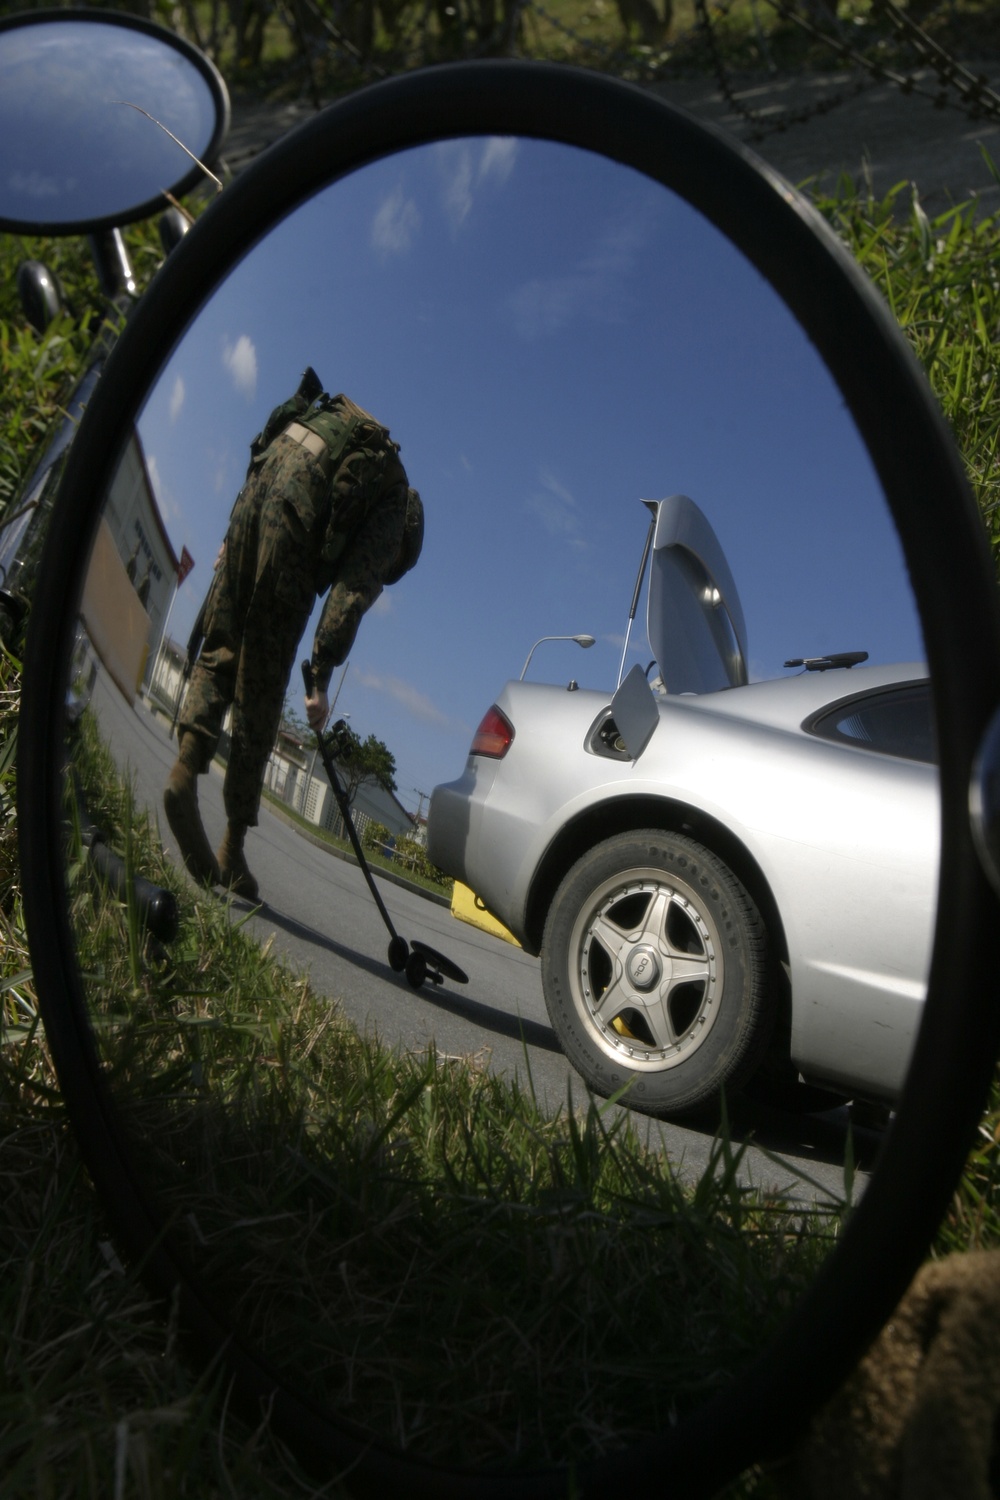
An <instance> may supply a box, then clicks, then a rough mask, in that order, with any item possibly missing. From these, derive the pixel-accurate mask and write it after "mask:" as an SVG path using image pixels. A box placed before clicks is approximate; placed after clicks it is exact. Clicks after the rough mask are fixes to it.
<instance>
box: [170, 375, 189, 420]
mask: <svg viewBox="0 0 1000 1500" xmlns="http://www.w3.org/2000/svg"><path fill="white" fill-rule="evenodd" d="M186 395H187V391H186V389H185V386H184V380H183V378H182V376H180V375H178V377H177V379H176V380H175V381H174V388H173V390H172V391H171V392H170V420H171V422H176V421H177V418H178V417H179V416H180V414H181V412H182V410H183V408H184V398H185V396H186Z"/></svg>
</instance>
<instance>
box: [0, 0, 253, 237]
mask: <svg viewBox="0 0 1000 1500" xmlns="http://www.w3.org/2000/svg"><path fill="white" fill-rule="evenodd" d="M228 128H229V96H228V93H227V91H226V86H225V84H224V83H223V81H222V77H221V75H220V74H219V73H218V71H217V70H216V68H215V67H214V65H213V64H212V63H211V62H209V60H208V59H207V58H206V57H204V56H203V55H202V54H201V53H200V52H198V51H197V50H196V49H195V48H194V47H192V46H191V45H190V44H189V43H187V42H185V41H183V40H182V39H181V38H180V37H178V36H175V35H174V33H173V32H170V31H167V30H166V29H165V28H164V27H162V26H157V25H156V24H155V23H154V22H151V21H146V20H143V19H142V18H140V17H138V16H131V15H126V14H122V13H118V12H116V13H109V12H107V11H101V10H85V9H78V10H73V9H68V10H38V11H31V12H26V13H23V14H19V15H14V16H8V17H6V18H4V19H3V20H0V229H4V230H7V231H9V232H12V233H26V234H82V233H91V232H94V231H97V230H102V229H111V228H114V227H116V226H118V225H121V224H129V223H132V222H133V221H134V220H136V219H143V218H146V217H148V216H149V215H150V214H152V213H155V212H156V211H157V210H158V209H161V208H165V207H166V206H167V204H168V201H169V198H168V195H170V196H173V197H178V196H180V195H181V194H183V193H186V192H188V191H190V189H191V188H193V187H194V186H196V184H197V183H198V182H200V181H202V180H203V179H204V173H203V171H202V168H201V167H200V166H199V165H198V163H199V162H201V163H203V164H204V165H205V166H209V165H211V163H212V162H213V161H214V160H215V159H216V157H217V156H218V153H219V150H220V148H221V146H222V142H223V140H224V139H225V135H226V131H227V130H228Z"/></svg>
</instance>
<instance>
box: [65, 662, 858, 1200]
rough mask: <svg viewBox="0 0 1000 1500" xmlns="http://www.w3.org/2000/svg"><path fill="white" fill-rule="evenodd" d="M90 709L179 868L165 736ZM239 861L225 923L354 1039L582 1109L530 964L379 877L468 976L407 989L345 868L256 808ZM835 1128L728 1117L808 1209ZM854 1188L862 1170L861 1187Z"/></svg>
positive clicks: (766, 1168)
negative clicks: (285, 968) (249, 889)
mask: <svg viewBox="0 0 1000 1500" xmlns="http://www.w3.org/2000/svg"><path fill="white" fill-rule="evenodd" d="M93 706H94V709H95V711H96V714H97V717H98V720H99V723H100V726H101V732H102V735H103V736H104V737H105V739H106V741H107V742H108V743H109V744H110V746H111V747H112V750H113V753H114V755H115V759H116V761H117V764H118V765H119V768H120V769H121V770H122V771H124V772H126V773H127V774H128V775H129V776H130V777H131V779H132V781H133V785H134V789H135V795H136V797H137V800H138V801H139V803H140V804H142V805H145V806H147V807H149V808H150V809H151V810H152V812H153V814H154V817H155V818H157V819H158V821H159V823H160V826H161V832H162V835H163V838H164V843H165V846H166V847H167V849H168V851H169V852H170V853H171V854H172V855H174V857H175V858H176V857H178V853H177V848H176V844H175V842H174V839H173V836H172V834H171V833H170V830H169V828H168V827H167V825H166V820H165V818H163V816H162V800H161V799H162V791H163V786H164V783H165V781H166V778H167V774H168V771H169V768H170V766H171V764H172V763H173V760H174V756H175V754H176V742H175V741H172V740H171V739H170V738H169V736H168V726H167V725H166V723H165V721H164V720H163V719H162V718H161V717H159V716H157V715H154V714H153V713H152V712H151V711H150V709H149V708H148V707H147V706H146V705H145V704H144V703H143V702H141V700H137V701H136V704H135V706H134V707H130V706H129V705H128V704H127V703H126V702H125V700H124V699H123V698H122V696H121V694H120V693H119V692H118V691H117V690H116V689H115V688H114V687H113V686H112V685H110V682H109V680H108V679H106V678H105V677H104V676H103V674H101V675H100V676H99V678H98V684H97V687H96V690H95V695H94V700H93ZM199 797H200V804H201V808H202V815H203V820H204V823H205V827H206V831H207V833H208V835H209V838H210V840H211V841H212V843H213V846H215V847H217V846H218V844H219V842H220V841H221V837H222V833H223V830H224V827H225V813H224V810H223V804H222V777H221V775H220V773H219V771H218V768H217V767H214V766H213V768H212V770H211V771H210V772H209V774H208V775H207V776H205V777H203V778H202V779H201V782H200V784H199ZM246 853H247V859H248V863H249V864H250V867H251V869H252V870H253V872H254V874H255V876H256V877H257V879H258V881H259V884H260V890H261V901H260V904H259V905H258V906H257V907H254V906H252V905H251V903H249V902H246V901H243V900H239V899H233V898H229V897H225V898H223V897H222V896H221V895H220V897H219V899H226V900H230V901H231V907H232V912H233V917H234V920H238V921H241V922H242V921H246V920H248V921H249V926H250V928H251V930H253V931H255V932H256V933H257V934H258V936H259V938H260V941H261V942H262V943H267V942H271V943H272V944H273V948H274V951H276V952H277V953H279V954H281V955H282V956H283V957H285V958H286V959H288V960H289V961H290V962H291V963H292V964H293V965H294V966H295V967H296V969H297V970H299V971H300V972H308V974H309V975H310V978H311V981H312V983H313V985H314V987H315V988H316V989H317V990H318V991H319V992H320V993H322V994H325V995H328V996H329V997H330V998H331V1000H332V1001H335V1002H336V1003H337V1004H339V1005H340V1006H341V1007H342V1008H343V1010H344V1011H345V1012H346V1013H347V1014H348V1015H349V1016H350V1017H351V1018H352V1020H353V1021H354V1022H355V1023H356V1024H357V1025H358V1026H359V1028H361V1029H362V1030H367V1031H370V1032H375V1033H377V1034H378V1035H379V1036H380V1037H381V1038H382V1040H383V1041H385V1042H387V1043H389V1044H390V1045H392V1046H394V1047H397V1048H402V1049H407V1050H413V1051H417V1052H419V1053H426V1052H427V1050H428V1048H431V1049H433V1050H434V1051H436V1052H437V1053H438V1054H440V1055H445V1056H458V1057H476V1058H478V1059H480V1060H482V1062H483V1063H484V1064H485V1065H487V1066H489V1067H490V1068H491V1069H493V1070H494V1071H497V1072H502V1073H505V1074H506V1075H507V1076H509V1077H512V1078H513V1077H516V1078H517V1079H518V1080H519V1081H520V1082H521V1083H522V1084H523V1085H524V1086H525V1087H528V1086H530V1087H531V1088H533V1089H534V1091H535V1093H536V1095H537V1096H538V1098H539V1099H540V1100H541V1101H542V1102H543V1104H544V1106H545V1107H546V1108H547V1109H549V1110H551V1111H555V1110H557V1109H558V1108H559V1107H560V1106H562V1105H565V1104H566V1103H567V1102H568V1101H572V1102H573V1103H574V1104H578V1105H579V1104H583V1103H584V1102H585V1100H586V1087H585V1085H584V1083H583V1081H582V1079H581V1078H580V1077H579V1076H578V1075H577V1074H576V1072H575V1071H574V1069H573V1068H572V1067H571V1066H570V1064H569V1063H568V1062H567V1061H566V1059H565V1057H564V1056H563V1054H562V1052H561V1050H560V1048H559V1045H558V1042H557V1041H556V1037H555V1034H554V1033H553V1031H552V1028H551V1027H550V1025H549V1022H548V1017H547V1014H546V1011H545V1003H544V1000H543V997H542V989H541V982H540V976H539V965H538V962H537V960H535V959H533V958H529V957H528V956H527V955H526V954H525V953H523V952H522V951H521V950H520V949H519V948H516V947H514V946H513V945H512V944H510V943H505V942H502V941H501V940H499V939H497V938H495V937H492V936H490V935H489V934H487V933H484V932H482V931H480V930H479V929H478V928H474V927H471V926H470V925H469V924H467V923H464V922H459V921H458V920H457V919H455V918H454V917H453V916H452V915H451V912H450V909H449V908H448V907H446V906H442V905H439V904H437V903H435V902H434V901H432V900H429V899H427V898H426V897H425V896H423V895H421V894H419V893H418V892H416V891H415V890H414V889H411V888H403V887H400V886H397V885H395V884H392V883H389V882H386V881H382V880H379V881H378V884H379V890H380V892H381V894H382V897H383V900H384V901H385V904H386V907H387V909H388V911H389V913H390V917H391V920H392V922H393V925H394V927H395V928H396V930H397V931H398V932H399V933H400V934H401V935H402V936H404V937H406V938H407V939H414V938H417V939H420V940H422V941H423V942H425V943H428V944H429V945H430V946H431V947H433V948H435V949H437V950H439V951H440V952H442V953H443V954H445V955H446V956H447V957H448V958H450V959H451V960H452V961H453V962H454V963H456V964H457V965H458V966H459V967H460V968H461V969H462V970H464V972H465V973H466V974H467V975H468V980H469V982H468V984H466V985H461V984H457V983H454V982H445V983H444V984H441V985H436V984H433V983H431V982H428V983H426V984H425V985H424V986H423V987H422V988H420V989H419V990H414V989H412V988H411V987H410V985H409V984H408V983H407V982H406V980H405V978H403V977H402V976H400V975H399V974H397V973H395V972H393V970H392V969H391V968H390V966H389V963H388V958H387V945H388V934H387V931H386V928H385V926H384V925H383V922H382V919H381V917H380V916H379V913H378V910H377V907H376V905H375V902H374V901H373V899H372V897H371V894H370V892H369V890H368V887H367V885H366V884H365V882H364V879H363V876H362V874H361V872H360V870H358V868H357V867H356V866H355V865H353V864H352V863H349V862H347V861H345V860H343V859H340V858H338V857H336V856H335V855H333V854H331V853H330V851H329V850H328V849H326V848H324V847H322V846H321V845H319V844H317V843H316V842H314V841H313V840H312V839H310V838H309V837H306V836H304V835H303V833H302V832H301V831H300V829H299V828H298V827H296V826H295V825H293V824H292V823H290V822H289V821H288V820H287V819H285V818H283V817H281V816H279V815H277V814H276V813H275V812H273V811H272V810H271V809H270V808H269V807H268V806H267V804H266V803H264V804H262V807H261V815H260V824H259V827H258V828H257V829H255V830H252V831H251V833H250V834H249V836H248V839H247V846H246ZM632 1118H633V1120H634V1122H635V1123H636V1124H637V1125H638V1127H639V1128H640V1130H641V1131H643V1132H646V1133H651V1134H652V1136H653V1138H654V1140H658V1141H662V1144H663V1146H664V1147H665V1148H666V1150H667V1152H668V1153H669V1156H670V1159H671V1160H672V1161H673V1162H674V1163H675V1165H677V1166H678V1168H679V1169H680V1170H682V1171H684V1172H687V1173H689V1174H691V1175H697V1174H698V1173H700V1172H701V1170H702V1169H703V1168H704V1166H705V1164H706V1162H707V1160H708V1156H709V1153H710V1150H711V1145H712V1139H713V1134H714V1122H712V1121H708V1120H707V1121H706V1122H705V1123H704V1124H698V1125H691V1124H689V1123H685V1124H684V1125H681V1124H677V1123H674V1122H671V1121H651V1120H649V1119H647V1118H646V1117H645V1116H637V1115H633V1117H632ZM847 1126H848V1112H847V1111H846V1110H838V1111H833V1112H831V1113H828V1114H825V1115H817V1116H801V1115H794V1114H785V1113H779V1112H778V1111H776V1110H772V1109H766V1108H763V1107H761V1106H758V1105H754V1104H751V1103H749V1102H744V1103H741V1104H740V1105H738V1106H737V1107H736V1109H735V1112H734V1117H733V1130H734V1134H735V1136H736V1137H737V1139H743V1138H745V1137H746V1136H748V1135H752V1136H753V1141H754V1144H753V1145H752V1146H750V1147H749V1149H748V1151H747V1155H746V1159H745V1163H744V1165H745V1174H744V1176H745V1180H748V1181H751V1182H754V1183H755V1184H757V1185H759V1186H763V1187H779V1188H785V1189H789V1190H792V1191H794V1192H795V1193H796V1194H797V1195H802V1196H804V1197H806V1198H808V1199H809V1200H815V1199H816V1197H817V1196H823V1195H824V1194H829V1195H830V1196H832V1197H834V1198H836V1197H838V1196H839V1194H840V1190H841V1188H842V1185H843V1171H842V1165H843V1161H844V1155H845V1148H846V1140H847ZM878 1144H879V1136H878V1134H877V1133H875V1132H871V1131H867V1130H863V1129H862V1130H859V1129H858V1127H857V1124H856V1123H855V1128H854V1150H855V1153H856V1155H857V1158H858V1161H859V1164H860V1165H861V1166H862V1167H864V1166H870V1165H871V1162H872V1160H873V1157H874V1154H875V1152H876V1151H877V1148H878ZM774 1155H777V1156H778V1157H780V1158H781V1163H780V1164H779V1163H777V1162H776V1161H775V1160H774ZM864 1180H865V1175H864V1173H863V1172H862V1174H861V1176H860V1178H859V1182H861V1183H863V1182H864Z"/></svg>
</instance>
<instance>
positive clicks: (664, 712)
mask: <svg viewBox="0 0 1000 1500" xmlns="http://www.w3.org/2000/svg"><path fill="white" fill-rule="evenodd" d="M650 509H651V511H652V512H653V519H652V522H651V528H650V539H649V543H648V544H647V550H648V551H651V553H652V560H651V563H650V581H649V590H648V609H647V630H648V633H649V639H650V643H651V645H652V647H653V650H654V653H655V658H656V665H657V667H658V668H659V672H660V677H659V678H658V679H656V680H655V681H654V682H653V683H652V684H650V683H649V682H648V681H647V674H646V673H644V672H643V671H642V670H641V668H639V667H634V668H633V669H632V671H631V672H630V673H629V674H628V675H627V676H625V677H624V679H623V680H622V681H621V682H620V685H619V687H618V689H617V691H616V692H615V693H614V694H613V695H612V694H602V693H600V692H595V691H590V690H586V691H585V690H578V689H576V688H575V686H574V685H573V684H570V686H569V688H568V689H567V688H557V687H552V686H548V685H545V684H539V683H533V682H524V681H517V682H509V683H508V684H507V685H506V687H505V688H504V690H503V692H502V693H501V695H500V697H499V698H498V699H497V702H496V703H495V704H494V705H493V707H491V708H490V710H489V711H488V713H487V714H486V715H485V717H484V719H483V721H482V723H481V725H480V727H479V729H478V731H477V733H476V735H475V738H474V740H473V743H472V748H471V752H470V755H469V759H468V762H467V764H466V767H465V771H464V773H463V774H462V776H461V777H460V778H459V779H458V780H457V781H453V782H449V783H447V784H445V785H443V786H439V787H437V788H436V789H435V791H434V794H433V797H432V800H431V806H430V815H429V851H430V855H431V858H432V859H433V860H434V862H435V863H436V864H437V865H439V866H440V867H441V868H442V869H443V870H445V871H446V872H447V873H448V874H450V875H452V876H454V877H455V878H456V879H458V880H460V881H462V882H464V883H465V884H466V885H468V886H470V887H471V888H472V889H473V890H474V891H475V893H476V895H477V896H478V897H479V898H480V899H481V901H482V902H483V903H484V905H485V907H486V908H487V910H488V911H490V912H491V913H492V914H493V915H494V916H496V917H497V918H498V919H499V920H500V921H501V922H502V923H504V924H505V925H506V926H507V927H508V928H509V929H510V930H511V932H512V933H513V934H514V936H515V937H516V938H517V939H518V941H519V942H520V943H521V944H522V946H523V947H524V948H525V950H526V951H527V952H529V953H531V954H540V956H541V966H542V982H543V989H544V994H545V1002H546V1006H547V1008H548V1012H549V1017H550V1019H551V1022H552V1025H553V1027H554V1029H555V1031H556V1033H557V1035H558V1037H559V1040H560V1043H561V1045H562V1046H563V1048H564V1050H565V1052H566V1054H567V1056H568V1058H569V1059H570V1061H571V1062H572V1063H573V1065H574V1066H575V1067H576V1068H577V1069H578V1071H579V1072H580V1073H581V1075H582V1076H583V1077H584V1078H585V1079H586V1081H587V1082H588V1083H589V1084H590V1085H591V1087H592V1088H593V1089H594V1090H595V1091H597V1092H598V1093H600V1094H603V1095H611V1094H614V1093H617V1092H618V1091H619V1090H623V1089H624V1090H625V1094H624V1099H625V1102H627V1103H629V1104H631V1105H632V1107H633V1108H637V1109H640V1110H644V1111H647V1112H650V1113H682V1112H684V1111H690V1110H693V1109H696V1108H698V1107H699V1106H702V1105H704V1104H705V1103H706V1102H708V1101H709V1100H711V1099H712V1098H713V1097H714V1096H717V1094H718V1091H719V1089H720V1086H721V1085H725V1086H726V1089H727V1092H728V1093H729V1094H730V1095H731V1094H732V1093H733V1092H734V1091H736V1090H737V1089H739V1088H740V1087H742V1086H743V1085H745V1084H746V1083H747V1082H748V1080H750V1079H751V1078H752V1077H754V1075H757V1080H758V1084H759V1083H760V1082H761V1080H770V1082H771V1083H772V1084H773V1086H774V1088H775V1089H776V1090H780V1089H782V1088H785V1087H786V1086H788V1085H791V1087H792V1088H793V1089H794V1087H795V1086H796V1085H800V1084H801V1083H802V1082H803V1081H804V1082H807V1083H812V1084H817V1085H820V1086H821V1087H826V1088H828V1089H831V1090H834V1091H836V1092H839V1093H842V1094H843V1095H845V1096H848V1097H863V1098H868V1099H873V1100H879V1101H891V1100H892V1099H893V1098H894V1097H895V1095H896V1094H897V1092H898V1091H899V1089H900V1087H901V1085H902V1081H903V1077H904V1074H905V1072H906V1066H907V1062H908V1059H909V1053H910V1049H911V1045H912V1042H913V1038H914V1035H915V1032H916V1028H917V1023H918V1021H919V1016H920V1010H921V1006H922V1003H923V999H924V994H925V990H926V982H927V973H928V967H929V961H930V949H931V940H932V932H933V925H934V913H935V906H936V896H937V872H938V854H939V832H938V824H939V791H938V775H937V769H936V765H935V747H934V733H933V720H932V710H931V702H930V685H929V681H928V679H927V674H926V669H925V667H924V666H923V665H922V664H919V663H918V664H913V665H905V666H899V665H895V666H878V667H875V666H864V665H860V664H859V663H860V661H861V660H862V659H863V657H864V653H860V652H858V653H849V654H845V655H844V656H832V657H827V658H822V659H816V660H812V661H801V662H794V663H789V664H788V665H789V666H790V667H792V668H795V669H797V670H796V675H794V676H789V677H786V678H782V679H779V680H775V681H770V682H754V683H748V682H747V673H746V665H745V662H746V631H745V626H744V622H743V615H742V610H741V608H740V604H739V598H738V595H737V592H736V588H735V584H734V583H733V580H732V577H731V575H730V573H729V569H728V566H727V564H726V561H725V557H724V555H723V553H722V550H721V547H720V546H719V543H718V540H717V538H716V536H715V533H714V532H713V531H712V528H711V526H710V525H709V523H708V521H707V520H706V518H705V517H704V515H703V514H702V512H701V511H700V510H699V509H698V507H697V506H696V505H695V504H694V503H693V502H692V501H691V500H689V499H687V498H686V497H684V496H672V497H671V498H670V499H669V500H664V501H660V502H656V503H655V504H654V503H651V504H650ZM644 569H645V559H644V564H643V570H642V571H644ZM640 576H642V572H641V573H640Z"/></svg>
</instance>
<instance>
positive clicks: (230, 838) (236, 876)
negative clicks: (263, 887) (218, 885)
mask: <svg viewBox="0 0 1000 1500" xmlns="http://www.w3.org/2000/svg"><path fill="white" fill-rule="evenodd" d="M246 831H247V829H246V824H245V823H232V822H230V823H228V824H227V825H226V836H225V838H224V839H223V840H222V844H221V846H220V848H219V876H220V879H221V881H222V884H223V885H225V886H228V887H229V889H230V890H231V891H232V893H233V895H234V896H244V897H245V898H246V900H247V901H256V900H257V891H258V887H257V882H256V880H255V879H254V878H253V876H252V875H251V873H250V871H249V870H248V869H247V862H246V857H245V855H244V853H243V840H244V839H245V837H246Z"/></svg>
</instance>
